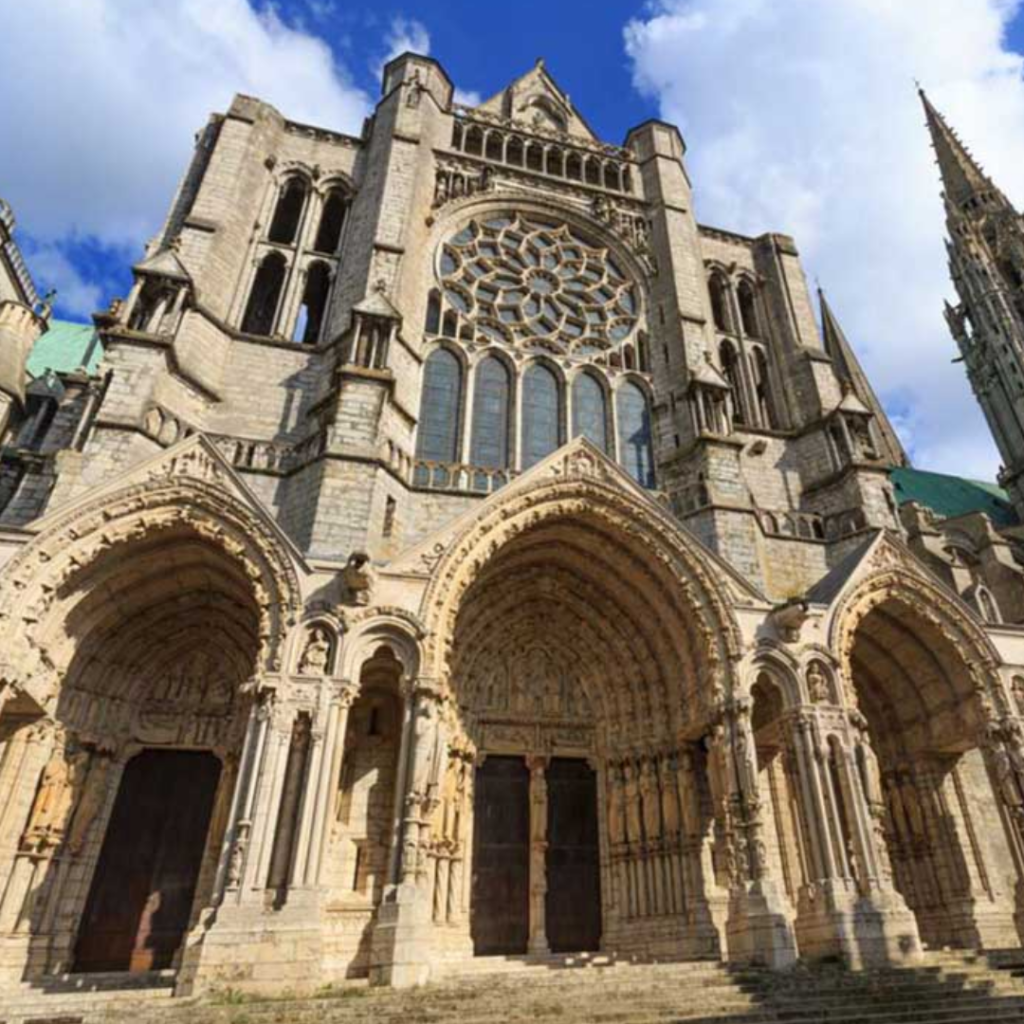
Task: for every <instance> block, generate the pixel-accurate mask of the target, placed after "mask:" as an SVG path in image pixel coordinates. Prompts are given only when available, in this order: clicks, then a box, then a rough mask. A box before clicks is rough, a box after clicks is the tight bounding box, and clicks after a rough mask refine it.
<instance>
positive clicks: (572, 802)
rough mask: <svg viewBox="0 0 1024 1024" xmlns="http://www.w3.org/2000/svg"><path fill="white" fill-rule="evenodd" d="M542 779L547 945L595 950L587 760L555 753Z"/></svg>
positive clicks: (596, 905) (593, 802)
mask: <svg viewBox="0 0 1024 1024" xmlns="http://www.w3.org/2000/svg"><path fill="white" fill-rule="evenodd" d="M547 782H548V850H547V884H548V892H547V898H546V902H545V905H544V913H545V924H546V930H547V937H548V945H549V946H550V947H551V950H552V952H554V953H570V952H579V951H581V950H596V949H598V948H599V946H600V944H601V868H600V857H599V855H598V842H597V783H596V779H595V775H594V772H593V770H592V769H591V768H590V766H589V765H588V764H587V763H586V761H577V760H570V759H568V758H554V759H552V761H551V763H550V764H549V765H548V770H547Z"/></svg>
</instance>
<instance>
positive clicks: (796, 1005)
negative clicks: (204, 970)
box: [0, 950, 1024, 1024]
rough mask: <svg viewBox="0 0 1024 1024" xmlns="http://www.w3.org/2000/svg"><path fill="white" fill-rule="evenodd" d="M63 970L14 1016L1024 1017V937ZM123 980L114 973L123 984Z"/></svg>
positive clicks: (314, 1022)
mask: <svg viewBox="0 0 1024 1024" xmlns="http://www.w3.org/2000/svg"><path fill="white" fill-rule="evenodd" d="M131 980H132V985H131V987H124V985H123V982H124V976H120V977H110V978H107V977H105V976H90V977H89V978H87V979H86V978H84V977H83V976H78V977H68V978H63V979H54V981H53V982H52V983H48V985H47V989H46V991H42V990H40V989H38V988H31V987H29V986H23V987H22V989H21V991H20V992H19V993H17V994H16V995H15V996H14V997H13V998H9V999H7V1000H6V1001H5V1002H0V1021H3V1022H5V1024H151V1022H152V1024H356V1022H359V1024H363V1022H371V1021H372V1022H373V1024H456V1022H457V1024H516V1022H522V1024H525V1022H527V1021H530V1022H533V1021H539V1022H552V1024H553V1022H559V1024H676V1022H678V1024H683V1022H686V1024H819V1022H820V1024H901V1022H905V1024H1001V1022H1009V1021H1019V1022H1022V1024H1024V951H1021V950H1013V951H1009V950H1008V951H1003V952H999V953H990V954H969V953H961V952H954V951H947V952H933V953H929V954H927V956H926V958H925V960H924V962H923V963H922V964H921V965H919V966H916V967H913V968H889V969H879V970H871V971H859V972H853V971H848V970H846V969H845V968H843V967H841V966H839V965H828V964H824V965H823V964H818V965H815V966H798V967H796V968H794V969H793V970H792V971H787V972H772V971H767V970H758V969H742V968H735V967H730V966H729V965H727V964H721V963H717V962H696V963H695V962H685V963H683V962H667V963H644V962H634V961H629V960H618V959H616V958H614V957H607V956H600V955H595V956H581V957H554V956H553V957H548V958H544V959H531V960H529V961H526V960H522V959H517V958H486V959H477V960H472V961H468V962H460V963H455V964H451V965H449V967H448V968H447V970H446V973H445V975H444V976H443V977H442V978H441V979H440V980H438V981H437V982H435V983H433V984H431V985H428V986H425V987H424V988H420V989H407V990H404V991H393V990H389V989H371V988H369V987H368V986H367V985H366V984H365V982H344V983H341V984H339V985H337V986H332V987H330V988H325V989H323V990H322V991H320V992H319V993H317V994H316V995H315V996H309V997H305V998H298V997H294V996H289V995H287V994H282V995H281V996H280V997H277V998H272V999H271V998H256V997H251V996H248V997H247V996H243V995H242V994H240V993H238V992H234V991H232V990H230V989H229V990H225V991H222V992H219V993H215V994H213V995H212V996H207V997H205V998H201V999H173V998H172V996H171V987H170V986H171V984H172V978H171V977H170V976H169V975H166V974H161V975H151V976H142V977H135V978H132V979H131ZM115 985H116V986H118V987H114V986H115Z"/></svg>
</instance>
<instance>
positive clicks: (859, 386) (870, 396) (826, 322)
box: [818, 288, 910, 466]
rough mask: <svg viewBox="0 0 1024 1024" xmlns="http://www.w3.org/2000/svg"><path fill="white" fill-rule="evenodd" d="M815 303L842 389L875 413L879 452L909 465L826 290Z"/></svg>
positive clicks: (898, 462) (826, 348) (819, 290)
mask: <svg viewBox="0 0 1024 1024" xmlns="http://www.w3.org/2000/svg"><path fill="white" fill-rule="evenodd" d="M818 302H819V303H820V305H821V330H822V334H823V335H824V339H825V351H826V352H827V353H828V354H829V356H830V357H831V359H832V365H833V366H834V367H835V371H836V376H837V377H838V378H839V380H840V383H842V385H843V386H844V388H847V389H849V391H850V392H851V393H852V394H853V395H855V396H856V397H857V398H858V399H859V400H860V401H861V403H862V404H863V405H864V407H865V408H866V409H867V410H868V411H869V412H870V413H871V414H872V416H874V418H875V422H876V423H877V424H878V433H879V434H880V435H881V441H882V445H881V447H882V454H883V455H884V457H885V460H886V461H887V462H889V463H891V464H892V465H893V466H909V465H910V459H909V458H908V457H907V453H906V452H905V451H904V449H903V445H902V443H901V442H900V439H899V436H898V435H897V433H896V431H895V429H894V428H893V425H892V423H890V422H889V417H888V416H887V415H886V413H885V409H883V408H882V403H881V402H880V401H879V400H878V396H877V395H876V394H875V391H874V388H872V387H871V384H870V383H869V381H868V378H867V374H866V373H865V372H864V369H863V367H862V366H861V365H860V360H858V359H857V356H856V354H855V353H854V351H853V347H852V346H851V345H850V343H849V341H847V339H846V334H845V333H844V332H843V329H842V327H840V326H839V321H838V320H837V319H836V315H835V313H833V312H832V307H831V306H830V305H829V304H828V302H827V301H826V299H825V293H824V292H823V291H822V290H821V289H820V288H819V289H818Z"/></svg>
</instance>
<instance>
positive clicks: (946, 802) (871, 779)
mask: <svg viewBox="0 0 1024 1024" xmlns="http://www.w3.org/2000/svg"><path fill="white" fill-rule="evenodd" d="M926 601H927V595H916V596H914V597H906V596H903V595H901V594H899V593H898V592H896V593H892V594H890V595H888V596H885V597H884V598H883V599H882V600H880V601H877V602H875V603H874V604H872V606H871V607H870V610H868V611H867V613H866V614H864V615H863V616H862V617H861V618H860V619H859V621H858V623H857V626H856V629H855V631H854V633H853V637H852V646H851V647H850V648H849V650H850V655H849V669H848V670H849V677H850V681H851V683H852V689H853V694H852V695H851V696H852V698H853V700H852V701H851V702H852V703H855V704H856V706H857V707H858V708H859V709H860V711H861V713H862V714H863V716H864V719H865V721H866V727H865V729H864V732H863V733H862V742H861V744H860V747H859V748H858V749H857V750H856V751H855V755H856V758H857V766H858V771H859V772H860V776H861V781H862V787H863V789H864V791H865V793H866V795H867V796H868V800H869V802H871V801H872V800H873V799H877V800H878V801H879V803H884V809H883V808H882V807H879V808H878V813H879V814H880V815H883V817H882V820H883V822H884V835H885V846H886V849H887V852H888V856H889V859H890V862H891V868H892V875H893V881H894V884H895V886H896V888H897V889H898V890H899V891H900V893H901V894H902V895H903V898H904V899H905V901H906V903H907V905H908V906H909V907H910V909H911V910H912V911H913V912H914V914H915V917H916V918H917V923H918V928H919V931H920V934H921V938H922V941H923V942H924V943H925V944H926V945H931V946H936V947H937V946H945V945H952V946H968V947H978V946H989V947H991V946H1006V945H1016V944H1017V941H1018V939H1017V932H1016V928H1015V926H1014V922H1013V899H1012V896H1011V894H1012V893H1013V890H1014V885H1015V881H1016V871H1015V868H1014V865H1013V860H1012V854H1011V850H1010V847H1009V844H1008V843H1007V840H1006V835H1005V832H1004V830H1003V827H1002V823H1001V821H1000V817H999V811H998V802H997V801H996V800H995V799H993V797H992V786H991V782H990V780H989V776H988V772H987V769H986V766H985V761H984V757H983V754H982V751H981V750H980V748H979V746H978V741H979V738H980V736H981V734H982V726H983V722H982V720H981V717H980V716H981V710H980V706H979V703H978V699H977V694H976V683H975V680H974V676H973V674H972V667H971V665H970V664H969V662H968V658H971V657H973V659H974V660H975V661H980V660H981V659H980V656H979V654H978V652H977V651H975V652H974V654H973V655H967V654H965V650H964V648H963V646H962V645H958V644H957V643H956V642H955V641H954V639H953V637H954V636H955V635H956V634H955V630H954V629H950V628H946V629H944V628H943V627H942V625H941V620H940V617H939V615H938V614H937V613H932V612H931V611H929V609H928V606H927V604H926V603H925V602H926ZM876 759H877V765H878V768H877V771H876V768H875V761H876ZM879 776H880V792H879V785H878V783H877V782H876V781H875V778H877V777H879ZM873 794H877V795H875V796H873ZM975 794H984V798H983V799H975V798H974V795H975ZM857 867H858V866H857V864H856V862H855V861H854V862H852V863H851V867H850V870H851V873H856V870H857Z"/></svg>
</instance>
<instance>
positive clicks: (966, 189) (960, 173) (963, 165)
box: [917, 86, 995, 208]
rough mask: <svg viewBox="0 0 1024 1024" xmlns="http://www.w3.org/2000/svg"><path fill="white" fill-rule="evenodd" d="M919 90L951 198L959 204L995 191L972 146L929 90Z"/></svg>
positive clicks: (943, 182)
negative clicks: (962, 137) (974, 154)
mask: <svg viewBox="0 0 1024 1024" xmlns="http://www.w3.org/2000/svg"><path fill="white" fill-rule="evenodd" d="M917 93H918V96H919V97H920V98H921V103H922V105H923V106H924V112H925V118H926V121H927V127H928V131H929V134H930V135H931V140H932V148H933V149H934V150H935V157H936V163H937V164H938V165H939V172H940V174H941V175H942V184H943V188H944V190H945V195H946V198H947V200H948V201H949V202H950V203H952V204H953V205H954V206H955V207H958V208H959V207H962V206H963V205H964V204H965V203H966V202H967V201H968V200H970V199H972V198H973V197H975V196H976V195H978V194H979V193H982V192H992V191H995V186H994V185H993V184H992V182H991V181H990V180H989V178H988V177H987V175H986V174H985V172H984V170H983V169H982V167H981V165H980V164H979V163H978V161H977V160H975V159H974V157H973V155H972V154H971V151H970V149H968V148H967V146H966V145H965V144H964V143H963V142H962V141H961V139H960V136H959V135H958V134H957V133H956V131H955V130H954V129H953V128H952V127H950V125H949V123H948V122H947V121H946V119H945V118H944V117H943V116H942V114H941V113H939V111H938V110H937V109H936V108H935V106H934V105H933V104H932V102H931V100H930V99H929V98H928V94H927V93H926V92H925V91H924V89H923V88H921V87H920V86H918V90H917Z"/></svg>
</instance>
